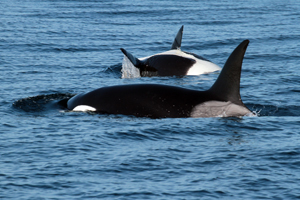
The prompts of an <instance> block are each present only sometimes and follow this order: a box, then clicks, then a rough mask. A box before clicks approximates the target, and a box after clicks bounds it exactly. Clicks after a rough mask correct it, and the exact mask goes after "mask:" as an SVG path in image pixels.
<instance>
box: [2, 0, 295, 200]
mask: <svg viewBox="0 0 300 200" xmlns="http://www.w3.org/2000/svg"><path fill="white" fill-rule="evenodd" d="M299 21H300V2H299V1H297V0H288V1H277V0H274V1H271V0H262V1H257V0H254V1H237V0H233V1H225V0H222V1H208V0H204V1H194V0H187V1H177V0H174V1H170V0H161V1H148V0H145V1H136V0H129V1H123V0H119V1H100V0H99V1H98V0H93V1H92V0H87V1H80V0H43V1H42V0H22V1H21V0H1V1H0V71H1V72H0V79H1V84H0V94H1V95H0V115H1V122H0V199H170V200H171V199H172V200H173V199H300V184H299V183H300V70H299V68H300V64H299V61H300V26H299ZM182 25H184V33H183V40H182V50H184V51H189V52H193V53H196V54H198V55H200V56H203V57H205V58H207V59H209V60H211V61H213V62H214V63H216V64H218V65H219V66H221V67H222V66H223V64H224V63H225V61H226V59H227V57H228V56H229V54H230V53H231V52H232V50H233V49H234V48H235V47H236V46H237V45H238V44H239V43H240V42H241V41H243V40H244V39H249V40H250V45H249V47H248V49H247V52H246V55H245V59H244V63H243V69H242V77H241V96H242V99H243V101H244V103H245V104H246V105H247V106H248V107H249V109H251V110H253V111H255V112H257V113H258V115H259V116H258V117H243V118H184V119H169V118H166V119H148V118H137V117H133V116H123V115H100V114H93V113H80V112H67V111H66V110H64V109H63V108H61V107H60V106H59V105H58V103H57V102H58V101H60V100H61V99H64V98H67V97H70V96H72V95H74V94H77V93H81V92H86V91H90V90H93V89H96V88H99V87H103V86H110V85H122V84H132V83H159V84H167V85H176V86H180V87H185V88H191V89H198V90H205V89H208V88H209V87H210V86H211V85H212V84H213V83H214V81H215V80H216V78H217V76H218V72H216V73H212V74H206V75H200V76H185V77H151V78H126V79H125V78H122V74H121V66H122V61H123V54H122V52H121V51H120V48H125V49H126V50H128V51H130V52H131V53H133V54H134V55H136V56H137V57H145V56H149V55H152V54H155V53H159V52H162V51H167V50H169V49H170V47H171V44H172V42H173V39H174V37H175V35H176V33H177V31H178V29H179V28H180V27H181V26H182ZM179 98H182V97H179Z"/></svg>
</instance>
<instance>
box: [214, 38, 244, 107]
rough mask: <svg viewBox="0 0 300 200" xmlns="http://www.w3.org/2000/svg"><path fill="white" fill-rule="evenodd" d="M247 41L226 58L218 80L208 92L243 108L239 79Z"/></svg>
mask: <svg viewBox="0 0 300 200" xmlns="http://www.w3.org/2000/svg"><path fill="white" fill-rule="evenodd" d="M248 44H249V40H244V41H243V42H242V43H241V44H240V45H239V46H237V47H236V48H235V50H234V51H233V52H232V53H231V55H230V56H229V57H228V59H227V61H226V63H225V65H224V67H223V69H222V71H221V73H220V75H219V77H218V79H217V80H216V82H215V83H214V84H213V86H212V87H211V88H210V89H209V91H210V92H211V93H212V94H214V95H216V96H217V97H219V98H220V99H221V100H224V101H231V102H232V103H234V104H237V105H241V106H244V104H243V102H242V100H241V96H240V78H241V70H242V63H243V59H244V55H245V52H246V49H247V46H248Z"/></svg>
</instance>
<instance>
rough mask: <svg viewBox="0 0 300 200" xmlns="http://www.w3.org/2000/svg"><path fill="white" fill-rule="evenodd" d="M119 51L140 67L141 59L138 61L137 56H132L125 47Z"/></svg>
mask: <svg viewBox="0 0 300 200" xmlns="http://www.w3.org/2000/svg"><path fill="white" fill-rule="evenodd" d="M121 51H122V52H123V54H124V55H125V56H126V57H127V58H128V59H129V60H130V62H131V63H132V64H133V65H134V66H135V67H136V68H139V69H140V66H141V65H142V61H140V60H139V59H138V58H136V57H134V56H133V55H132V54H131V53H129V52H127V51H126V50H125V49H123V48H121Z"/></svg>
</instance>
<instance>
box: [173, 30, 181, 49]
mask: <svg viewBox="0 0 300 200" xmlns="http://www.w3.org/2000/svg"><path fill="white" fill-rule="evenodd" d="M182 34H183V25H182V26H181V28H180V29H179V31H178V33H177V35H176V37H175V39H174V41H173V44H172V47H171V50H173V49H175V50H176V49H179V48H180V47H181V40H182Z"/></svg>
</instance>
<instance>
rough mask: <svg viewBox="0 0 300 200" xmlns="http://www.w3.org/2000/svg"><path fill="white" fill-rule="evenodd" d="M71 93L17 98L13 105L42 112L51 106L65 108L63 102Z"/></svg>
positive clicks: (20, 108)
mask: <svg viewBox="0 0 300 200" xmlns="http://www.w3.org/2000/svg"><path fill="white" fill-rule="evenodd" d="M72 96H74V95H73V94H61V93H56V94H47V95H38V96H34V97H27V98H24V99H19V100H17V101H15V102H14V103H13V107H14V108H16V109H19V110H22V111H25V112H43V111H46V110H48V109H51V108H63V109H65V103H66V101H67V100H68V99H70V98H71V97H72Z"/></svg>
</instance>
